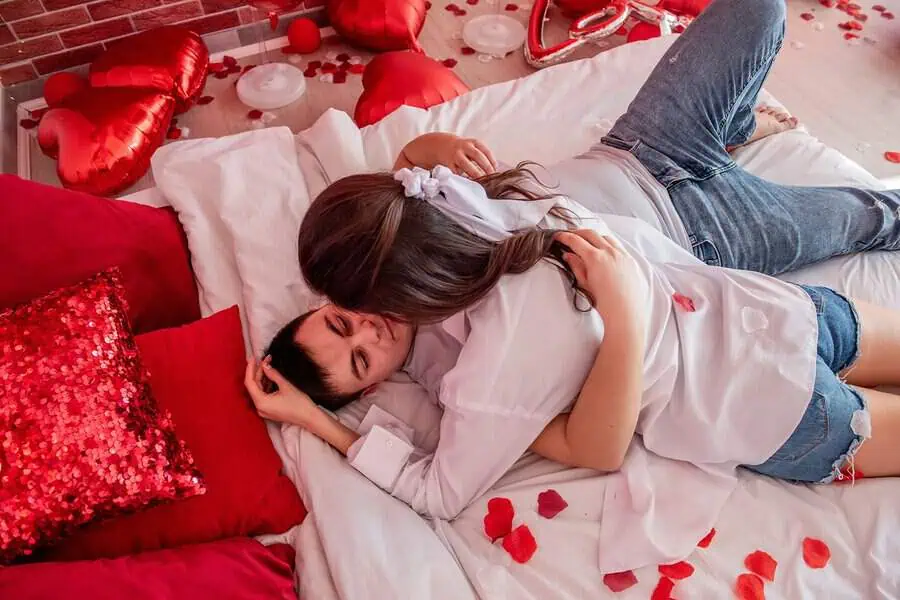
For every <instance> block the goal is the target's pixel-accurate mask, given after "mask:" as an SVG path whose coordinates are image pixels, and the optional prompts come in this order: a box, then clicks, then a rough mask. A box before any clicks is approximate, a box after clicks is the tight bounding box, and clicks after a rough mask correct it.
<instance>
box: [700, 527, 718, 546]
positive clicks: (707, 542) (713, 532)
mask: <svg viewBox="0 0 900 600" xmlns="http://www.w3.org/2000/svg"><path fill="white" fill-rule="evenodd" d="M714 537H716V529H715V527H713V528H712V529H710V530H709V533H707V534H706V537H704V538H703V539H702V540H700V541H699V542H697V547H698V548H709V545H710V544H712V541H713V538H714Z"/></svg>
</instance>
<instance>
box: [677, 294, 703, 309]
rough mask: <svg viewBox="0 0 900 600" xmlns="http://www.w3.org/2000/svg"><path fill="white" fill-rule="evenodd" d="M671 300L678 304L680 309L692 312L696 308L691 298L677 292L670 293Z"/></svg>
mask: <svg viewBox="0 0 900 600" xmlns="http://www.w3.org/2000/svg"><path fill="white" fill-rule="evenodd" d="M672 302H674V303H675V304H677V305H678V306H680V307H681V308H682V310H685V311H687V312H694V311H696V310H697V307H696V306H694V301H693V300H692V299H691V298H689V297H687V296H685V295H684V294H680V293H678V292H675V293H674V294H672Z"/></svg>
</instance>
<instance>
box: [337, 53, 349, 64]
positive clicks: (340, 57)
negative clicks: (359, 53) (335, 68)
mask: <svg viewBox="0 0 900 600" xmlns="http://www.w3.org/2000/svg"><path fill="white" fill-rule="evenodd" d="M335 59H336V60H337V61H338V62H347V61H348V60H350V55H349V54H347V53H346V52H341V53H340V54H338V55H337V56H336V57H335Z"/></svg>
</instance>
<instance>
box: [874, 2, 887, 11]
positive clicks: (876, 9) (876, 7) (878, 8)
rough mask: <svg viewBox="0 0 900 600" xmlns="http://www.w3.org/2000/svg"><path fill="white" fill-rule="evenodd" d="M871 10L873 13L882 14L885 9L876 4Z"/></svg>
mask: <svg viewBox="0 0 900 600" xmlns="http://www.w3.org/2000/svg"><path fill="white" fill-rule="evenodd" d="M872 10H874V11H875V12H880V13H883V12H884V11H886V10H887V9H886V8H885V7H883V6H882V5H880V4H876V5H875V6H873V7H872Z"/></svg>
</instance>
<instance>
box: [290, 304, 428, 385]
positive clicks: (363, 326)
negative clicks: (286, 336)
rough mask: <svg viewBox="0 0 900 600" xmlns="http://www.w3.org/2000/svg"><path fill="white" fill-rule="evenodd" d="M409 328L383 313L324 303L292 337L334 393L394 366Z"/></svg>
mask: <svg viewBox="0 0 900 600" xmlns="http://www.w3.org/2000/svg"><path fill="white" fill-rule="evenodd" d="M414 333H415V331H414V328H413V327H412V326H411V325H409V324H406V323H399V322H397V321H393V320H390V319H386V318H384V317H380V316H376V315H369V314H364V313H355V312H350V311H347V310H342V309H340V308H337V307H336V306H334V305H333V304H327V305H325V306H323V307H322V308H320V309H319V310H317V311H316V312H314V313H313V314H311V315H310V316H309V317H308V318H307V319H306V321H304V322H303V324H302V325H301V326H300V327H299V329H297V335H296V337H295V338H294V341H296V342H297V343H298V344H300V345H301V346H302V347H303V348H304V349H305V350H306V351H307V352H308V353H309V355H310V357H311V358H312V359H313V360H314V361H315V362H316V364H318V365H319V366H320V367H321V368H322V369H324V371H325V372H326V373H328V375H329V377H330V383H331V386H332V387H333V388H334V391H335V392H336V393H338V394H341V395H344V394H347V395H349V394H354V393H356V392H360V391H362V390H364V389H366V388H367V387H369V386H371V385H375V384H377V383H380V382H382V381H384V380H385V379H387V378H388V377H390V376H391V375H393V374H394V373H396V372H397V371H399V370H400V369H401V368H402V367H403V363H404V362H405V361H406V357H407V355H408V354H409V351H410V348H411V347H412V341H413V337H414Z"/></svg>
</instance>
